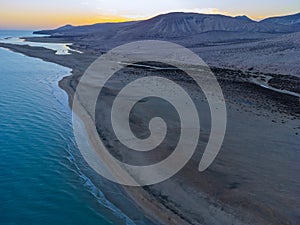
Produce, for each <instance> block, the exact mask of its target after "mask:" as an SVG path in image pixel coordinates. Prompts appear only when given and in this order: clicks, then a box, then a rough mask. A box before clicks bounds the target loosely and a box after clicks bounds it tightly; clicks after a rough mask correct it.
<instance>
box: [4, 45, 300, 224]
mask: <svg viewBox="0 0 300 225" xmlns="http://www.w3.org/2000/svg"><path fill="white" fill-rule="evenodd" d="M0 47H5V48H8V49H10V50H12V51H16V52H19V53H22V54H24V55H27V56H30V57H36V58H41V59H43V60H45V61H48V62H53V63H56V64H59V65H62V66H65V67H68V68H71V69H72V75H71V76H67V77H64V78H63V79H62V80H61V81H60V82H59V86H60V87H61V88H62V89H63V90H64V91H66V92H67V94H68V99H69V105H70V107H71V104H72V100H73V95H74V90H75V88H76V85H77V82H78V79H79V78H80V76H81V75H82V74H83V72H84V71H85V69H86V68H87V67H88V66H89V65H90V63H92V62H93V61H94V60H95V59H96V58H97V57H98V56H97V55H93V54H86V53H82V54H79V53H76V52H74V53H73V52H72V54H71V55H63V56H59V55H55V51H53V50H49V49H46V48H41V47H29V46H17V45H13V44H3V43H0ZM223 82H224V83H225V85H227V84H226V82H227V81H226V80H223ZM228 82H230V81H228ZM238 82H242V81H238ZM242 83H243V82H242ZM243 85H244V83H243ZM250 86H251V84H250ZM250 88H252V87H250ZM253 88H254V87H253ZM255 88H256V87H255ZM255 88H254V89H255ZM257 88H258V87H257ZM265 91H266V92H268V93H269V92H270V90H265ZM278 95H280V94H278ZM287 98H290V97H287ZM228 99H230V98H228ZM228 101H232V102H233V104H232V105H230V106H231V107H232V108H234V105H236V104H237V100H236V99H230V100H228ZM239 104H240V103H239ZM241 105H243V103H242V104H241ZM237 109H238V107H236V109H234V110H237ZM257 113H260V112H259V110H258V112H257ZM293 113H295V112H293ZM296 113H297V112H296ZM246 114H247V112H246ZM289 116H290V115H288V116H286V115H285V116H283V117H289ZM275 117H277V116H275ZM296 118H299V117H298V115H297V116H296ZM298 130H299V128H298ZM225 152H226V151H225ZM222 155H223V154H222ZM196 161H197V160H194V162H192V163H191V164H189V165H187V168H189V167H190V168H191V167H193V165H194V164H195V162H196ZM215 165H216V166H215V167H214V168H213V169H212V170H210V171H208V173H206V174H205V175H203V176H202V179H203V180H202V183H201V184H199V183H197V184H195V183H194V181H193V180H186V179H184V178H182V177H184V176H186V177H190V176H191V175H188V173H189V172H190V170H184V171H183V172H181V173H180V174H179V175H178V176H176V178H175V179H174V180H175V181H174V180H170V181H168V183H169V184H166V183H165V184H161V185H157V187H150V188H146V189H142V188H131V187H125V188H124V189H125V191H126V192H127V194H128V195H129V196H130V197H131V198H132V199H134V200H135V201H136V203H137V204H138V205H139V206H140V207H142V208H143V210H144V211H145V212H146V213H147V214H148V215H149V217H151V218H154V220H155V222H157V223H161V224H168V223H169V224H198V223H199V221H196V220H193V219H190V221H189V220H187V218H190V216H189V215H188V214H187V213H186V212H184V211H185V210H184V209H182V208H184V207H186V206H180V204H179V207H178V206H176V204H173V203H174V201H172V200H171V199H172V198H171V197H170V199H169V200H168V201H166V200H164V197H163V196H164V194H159V193H158V194H153V193H155V192H154V191H153V190H157V189H160V190H166V189H165V188H166V186H168V188H170V187H176V179H177V180H178V179H180V180H181V181H182V179H183V180H186V181H187V183H189V184H190V186H191V187H193V188H192V189H191V190H193V193H194V195H195V196H198V197H199V196H202V203H201V204H199V203H198V204H197V203H195V202H193V203H192V204H193V207H199V205H200V206H201V205H202V207H203V205H207V206H209V205H214V207H212V208H210V209H209V210H207V211H205V209H204V208H205V207H203V209H202V210H203V214H207V215H206V216H208V215H211V214H213V213H215V214H214V215H219V216H220V218H222V217H224V218H223V219H224V220H226V219H228V220H227V221H230V220H231V221H232V222H233V224H246V222H245V221H248V222H249V223H252V224H256V223H257V224H265V222H267V221H264V220H263V218H260V219H257V220H256V219H255V218H252V217H253V215H255V217H262V215H260V214H259V213H257V214H255V213H253V212H252V211H251V213H250V214H251V215H246V214H244V215H243V216H242V217H241V218H239V219H241V220H244V221H243V222H240V221H239V219H237V218H234V217H230V216H229V217H228V218H226V216H227V215H231V214H232V215H234V216H236V214H238V213H241V212H243V210H241V211H236V209H233V208H231V207H229V206H230V205H234V204H233V203H234V201H232V200H231V197H233V195H232V193H229V192H230V190H231V191H232V190H233V191H234V190H235V189H236V188H235V187H233V188H232V187H231V186H230V187H229V188H226V187H225V188H224V187H223V184H222V182H215V181H214V180H215V177H216V176H217V175H218V174H219V173H220V171H221V170H218V167H222V165H221V164H220V163H216V164H215ZM223 169H224V168H222V170H223ZM297 169H298V168H297ZM193 173H194V174H193V175H194V176H196V175H197V174H196V172H193ZM214 173H216V174H214ZM179 177H180V178H179ZM224 179H225V178H224ZM211 182H212V183H213V185H212V184H211ZM226 182H227V181H226ZM239 182H240V181H238V182H233V183H239ZM231 183H232V182H231ZM232 185H233V186H235V184H232ZM183 186H184V187H185V188H187V186H188V185H183ZM212 186H215V187H212ZM238 186H239V185H238ZM217 187H222V188H221V189H226V190H225V191H224V193H222V194H219V196H218V194H216V193H218V192H219V191H217V190H216V189H217ZM209 189H212V190H209ZM227 189H228V190H227ZM197 190H202V191H204V193H206V194H204V193H196V192H197ZM214 190H216V191H214ZM162 192H164V191H162ZM181 193H182V196H184V195H185V194H186V193H184V188H182V190H181ZM215 195H217V196H215ZM209 196H212V197H213V198H214V199H218V201H212V200H211V199H210V197H209ZM220 199H221V200H220ZM204 201H206V202H204ZM244 201H246V200H244ZM218 202H219V203H218ZM177 203H178V202H177ZM181 204H183V203H181ZM223 206H228V209H224V208H223V209H222V207H223ZM254 206H255V204H254V205H253V206H247V207H250V208H251V207H253V208H252V210H253V211H257V209H255V207H254ZM256 207H260V208H261V209H263V208H264V207H265V206H263V207H262V206H259V205H257V206H256ZM234 208H236V207H234ZM221 209H222V210H221ZM268 210H269V209H268V208H265V212H267V211H268ZM244 211H245V210H244ZM237 212H238V213H237ZM271 214H272V213H271ZM171 218H172V220H171V221H170V219H171ZM235 219H236V220H235ZM275 219H278V217H276V216H275ZM224 220H223V221H220V222H221V223H220V224H222V222H224ZM274 221H275V220H274ZM279 221H282V222H284V218H281V217H280V218H279ZM283 224H285V223H283ZM286 224H288V223H286Z"/></svg>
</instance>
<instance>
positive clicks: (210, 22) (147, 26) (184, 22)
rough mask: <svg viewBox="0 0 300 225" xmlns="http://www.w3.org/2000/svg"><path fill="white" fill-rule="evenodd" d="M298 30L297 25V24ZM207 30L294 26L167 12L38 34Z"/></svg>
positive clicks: (150, 34) (168, 34) (163, 34)
mask: <svg viewBox="0 0 300 225" xmlns="http://www.w3.org/2000/svg"><path fill="white" fill-rule="evenodd" d="M299 30H300V28H299ZM210 31H227V32H252V33H253V32H258V33H290V32H294V31H298V30H295V27H291V26H288V25H282V24H273V23H269V22H256V21H253V20H251V19H249V18H248V17H246V16H239V17H230V16H224V15H215V14H197V13H182V12H175V13H168V14H162V15H159V16H156V17H153V18H151V19H148V20H144V21H135V22H123V23H99V24H94V25H87V26H75V27H73V26H70V25H67V26H64V27H61V28H58V29H56V30H52V31H48V30H47V31H39V32H36V33H38V34H51V35H56V36H58V35H63V36H76V35H88V36H89V35H94V36H95V35H96V36H97V35H99V36H101V37H102V38H117V39H119V38H125V39H126V40H128V39H141V38H164V39H169V38H179V37H185V36H191V35H196V34H200V33H204V32H210Z"/></svg>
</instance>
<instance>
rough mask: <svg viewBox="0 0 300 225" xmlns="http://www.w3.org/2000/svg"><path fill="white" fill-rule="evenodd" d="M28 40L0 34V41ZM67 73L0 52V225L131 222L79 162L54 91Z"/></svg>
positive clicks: (61, 98) (61, 96)
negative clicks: (109, 199)
mask: <svg viewBox="0 0 300 225" xmlns="http://www.w3.org/2000/svg"><path fill="white" fill-rule="evenodd" d="M31 35H32V32H31V31H0V38H2V40H3V38H7V37H9V38H14V37H23V36H31ZM69 74H70V69H69V68H65V67H62V66H59V65H56V64H53V63H48V62H44V61H42V60H40V59H36V58H30V57H27V56H24V55H22V54H18V53H14V52H11V51H9V50H7V49H3V48H0V87H1V88H0V118H1V120H0V159H1V160H0V224H1V225H2V224H3V225H4V224H5V225H6V224H22V225H23V224H39V225H40V224H72V225H74V224H80V225H83V224H85V225H86V224H101V225H102V224H103V225H105V224H133V221H132V220H131V219H129V217H127V216H126V215H125V214H123V213H122V211H121V210H120V209H118V208H117V207H116V206H115V205H114V204H112V203H111V202H110V201H108V200H107V199H106V197H105V195H104V194H103V193H102V192H101V190H100V189H99V188H98V186H95V185H94V184H93V182H92V181H91V179H90V177H89V174H88V173H86V171H89V168H85V166H86V165H85V164H84V162H81V161H80V160H82V157H81V156H80V155H79V153H78V150H77V147H76V143H75V141H74V136H73V132H72V124H71V110H70V108H69V106H68V101H67V95H66V94H65V92H64V91H63V90H61V89H60V88H59V87H58V81H59V80H60V79H61V78H62V77H64V76H66V75H69ZM106 186H107V185H106ZM108 188H109V187H108ZM111 190H115V191H117V190H116V189H113V188H112V189H111ZM120 199H122V198H121V197H120ZM129 207H130V206H129Z"/></svg>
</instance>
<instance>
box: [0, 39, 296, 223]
mask: <svg viewBox="0 0 300 225" xmlns="http://www.w3.org/2000/svg"><path fill="white" fill-rule="evenodd" d="M0 47H5V48H9V49H11V50H12V51H16V52H20V53H23V54H25V55H27V56H32V57H37V58H41V59H43V60H45V61H49V62H54V63H57V64H60V65H63V66H66V67H69V68H72V69H73V71H72V75H71V76H69V77H65V78H64V79H63V80H61V81H60V83H59V85H60V87H61V88H62V89H64V90H65V91H66V92H67V93H68V95H69V101H70V105H71V103H72V98H73V94H74V90H75V88H76V85H77V83H78V80H79V79H80V76H81V75H82V74H83V72H84V71H85V69H86V68H87V67H88V66H89V65H90V63H91V62H93V61H94V60H95V59H96V58H97V55H95V54H91V53H83V54H79V53H72V54H71V55H64V56H59V55H55V52H54V51H52V50H48V49H45V48H39V47H29V46H17V45H10V44H2V43H0ZM139 70H141V68H138V67H137V68H131V69H129V70H128V71H125V72H124V76H123V77H124V79H126V76H128V75H129V74H131V73H132V71H139ZM143 70H144V69H143ZM148 72H149V73H152V72H153V71H148ZM160 72H162V71H160ZM213 72H214V73H215V75H216V77H217V79H218V81H219V82H220V85H221V87H222V89H223V92H224V96H225V100H226V104H227V110H228V127H227V133H226V137H225V140H224V143H223V147H222V149H221V151H220V153H219V155H218V157H217V159H216V160H215V162H214V163H213V164H212V165H211V167H209V169H208V170H206V171H205V172H203V173H199V171H198V170H197V168H198V163H199V160H200V158H201V156H202V151H203V149H204V147H205V144H206V142H207V139H208V136H209V118H206V117H205V113H204V114H203V115H204V118H203V119H204V122H203V126H202V125H201V136H200V142H199V146H198V147H199V149H198V151H197V153H196V154H194V156H193V158H192V160H191V161H190V162H189V163H188V164H187V165H186V166H185V167H184V169H183V170H182V171H180V172H179V173H178V174H176V175H175V176H174V177H172V178H171V179H169V180H167V181H164V182H162V183H160V184H156V185H151V186H147V187H144V188H132V187H126V188H124V189H123V187H120V189H123V190H125V192H126V193H127V195H128V196H130V197H131V198H132V199H133V200H134V201H135V202H136V203H137V205H138V206H139V207H141V208H143V210H144V211H145V214H146V215H148V217H149V218H151V219H152V220H153V221H154V223H156V224H299V222H300V218H299V210H298V209H299V208H300V199H299V198H300V197H299V196H300V191H299V190H300V164H299V160H300V152H299V147H298V146H299V145H300V139H299V135H300V112H299V111H300V110H299V109H300V107H299V106H300V105H299V104H300V102H299V98H297V97H295V96H291V95H288V94H283V93H279V92H276V91H274V90H269V89H267V88H264V87H261V86H259V85H257V84H253V83H251V79H249V78H253V77H254V78H257V77H256V76H265V75H264V74H246V73H243V72H242V71H234V70H225V69H220V68H214V69H213ZM163 73H167V72H165V71H163ZM272 76H273V77H274V79H275V80H273V82H271V83H270V85H272V86H273V87H275V88H279V87H282V86H283V85H282V83H284V79H285V78H284V77H280V76H278V75H272ZM278 79H281V80H280V81H278ZM179 80H181V82H182V83H183V85H187V86H189V84H188V83H187V82H186V81H185V80H184V79H183V78H182V79H179ZM119 82H120V83H122V82H124V81H122V80H120V81H119ZM299 82H300V81H299V80H296V81H293V84H292V88H290V89H289V90H290V91H295V92H297V90H298V88H297V86H299ZM290 83H291V82H290ZM114 89H115V90H114ZM117 89H118V87H112V90H113V91H115V92H116V91H117ZM195 95H196V96H197V93H195ZM202 100H203V99H202V98H201V97H200V98H199V102H202ZM203 102H204V101H203ZM199 108H200V110H203V111H205V110H207V109H206V106H205V103H203V104H200V103H199ZM161 109H162V110H164V108H161ZM140 110H142V109H140ZM143 113H145V112H144V111H137V112H136V114H135V119H136V120H137V121H139V122H140V121H141V120H142V118H141V116H139V115H143ZM99 118H101V115H100V116H99ZM171 120H172V118H171ZM99 122H101V123H106V120H103V121H99ZM142 122H143V121H141V123H142ZM201 122H202V120H201ZM139 132H141V133H142V132H143V130H139ZM119 154H121V155H122V156H123V157H124V158H126V156H130V155H128V154H127V153H119ZM153 157H154V158H155V157H158V158H159V154H157V155H154V156H153ZM115 202H116V205H117V206H118V204H117V201H116V200H115Z"/></svg>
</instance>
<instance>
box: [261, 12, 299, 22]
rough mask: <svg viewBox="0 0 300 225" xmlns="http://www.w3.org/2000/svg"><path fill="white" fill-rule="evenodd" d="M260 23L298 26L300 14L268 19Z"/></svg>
mask: <svg viewBox="0 0 300 225" xmlns="http://www.w3.org/2000/svg"><path fill="white" fill-rule="evenodd" d="M261 23H273V24H280V25H296V24H297V25H300V13H297V14H294V15H289V16H278V17H270V18H267V19H264V20H262V21H261Z"/></svg>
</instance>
